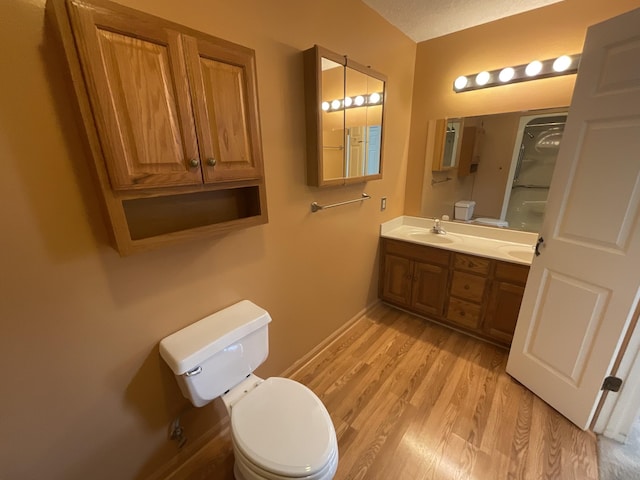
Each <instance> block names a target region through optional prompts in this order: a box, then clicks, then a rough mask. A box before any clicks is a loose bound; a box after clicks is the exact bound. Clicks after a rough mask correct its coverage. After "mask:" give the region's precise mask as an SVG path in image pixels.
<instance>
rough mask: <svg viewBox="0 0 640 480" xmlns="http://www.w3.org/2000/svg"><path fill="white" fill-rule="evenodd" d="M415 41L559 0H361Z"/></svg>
mask: <svg viewBox="0 0 640 480" xmlns="http://www.w3.org/2000/svg"><path fill="white" fill-rule="evenodd" d="M363 1H364V3H366V4H367V5H369V6H370V7H371V8H373V9H374V10H375V11H376V12H378V13H379V14H380V15H382V16H383V17H384V18H385V19H386V20H387V21H388V22H389V23H391V24H392V25H394V26H395V27H397V28H398V29H400V30H401V31H403V32H404V33H405V34H406V35H407V36H408V37H409V38H411V39H412V40H413V41H415V42H422V41H424V40H429V39H430V38H436V37H441V36H442V35H447V34H448V33H453V32H457V31H458V30H464V29H465V28H469V27H474V26H476V25H482V24H483V23H488V22H492V21H494V20H497V19H499V18H504V17H509V16H511V15H516V14H518V13H522V12H526V11H528V10H533V9H536V8H539V7H544V6H545V5H550V4H552V3H557V2H560V1H562V0H363Z"/></svg>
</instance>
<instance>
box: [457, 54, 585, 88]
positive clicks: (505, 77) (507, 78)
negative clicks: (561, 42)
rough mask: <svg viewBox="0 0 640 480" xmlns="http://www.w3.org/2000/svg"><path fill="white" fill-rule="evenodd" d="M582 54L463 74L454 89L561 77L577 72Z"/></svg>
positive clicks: (487, 86) (486, 86)
mask: <svg viewBox="0 0 640 480" xmlns="http://www.w3.org/2000/svg"><path fill="white" fill-rule="evenodd" d="M581 56H582V54H580V53H576V54H575V55H562V56H560V57H558V58H550V59H548V60H542V61H540V60H534V61H532V62H530V63H525V64H522V65H516V66H514V67H504V68H500V69H497V70H489V71H483V72H478V73H474V74H471V75H461V76H459V77H458V78H456V80H455V81H454V82H453V91H454V92H456V93H460V92H468V91H471V90H479V89H481V88H489V87H498V86H500V85H507V84H510V83H518V82H528V81H529V80H538V79H540V78H549V77H559V76H561V75H572V74H574V73H577V71H578V65H579V64H580V57H581Z"/></svg>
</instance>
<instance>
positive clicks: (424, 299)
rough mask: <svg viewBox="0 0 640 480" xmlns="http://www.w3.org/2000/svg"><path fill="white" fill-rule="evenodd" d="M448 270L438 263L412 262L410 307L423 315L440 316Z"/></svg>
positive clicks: (442, 310) (445, 294)
mask: <svg viewBox="0 0 640 480" xmlns="http://www.w3.org/2000/svg"><path fill="white" fill-rule="evenodd" d="M448 280H449V270H448V269H447V268H446V267H442V266H440V265H434V264H430V263H423V262H414V266H413V292H412V296H411V297H412V301H411V307H412V308H413V310H415V311H416V312H418V313H421V314H424V315H436V316H439V317H440V316H442V315H443V314H444V304H445V300H446V298H447V282H448Z"/></svg>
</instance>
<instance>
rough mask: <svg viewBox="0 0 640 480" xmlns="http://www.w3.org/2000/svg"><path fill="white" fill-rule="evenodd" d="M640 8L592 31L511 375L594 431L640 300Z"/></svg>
mask: <svg viewBox="0 0 640 480" xmlns="http://www.w3.org/2000/svg"><path fill="white" fill-rule="evenodd" d="M639 204H640V9H638V10H634V11H632V12H629V13H627V14H624V15H621V16H619V17H616V18H614V19H611V20H608V21H606V22H604V23H601V24H598V25H595V26H593V27H591V28H589V30H588V32H587V39H586V43H585V46H584V51H583V55H582V63H581V65H580V70H579V73H578V78H577V80H576V86H575V90H574V94H573V100H572V104H571V107H570V109H569V118H568V121H567V125H566V128H565V132H564V137H563V141H562V146H561V147H560V152H559V155H558V160H557V164H556V170H555V173H554V177H553V180H552V182H551V189H550V191H549V197H548V203H547V213H546V218H545V220H544V223H543V226H542V232H541V237H543V238H544V243H543V244H542V246H541V248H540V251H541V255H540V256H539V257H537V258H536V259H535V260H534V261H533V265H532V267H531V272H530V274H529V280H528V282H527V287H526V289H525V294H524V299H523V302H522V307H521V310H520V316H519V318H518V324H517V327H516V331H515V335H514V339H513V344H512V346H511V352H510V354H509V361H508V363H507V372H508V373H509V374H511V375H512V376H513V377H515V378H516V379H517V380H519V381H520V382H521V383H523V384H524V385H525V386H527V387H528V388H529V389H530V390H532V391H533V392H534V393H536V394H537V395H538V396H539V397H540V398H542V399H543V400H545V401H546V402H547V403H549V404H550V405H551V406H552V407H554V408H555V409H556V410H558V411H559V412H560V413H562V414H563V415H564V416H566V417H567V418H568V419H569V420H571V421H572V422H573V423H575V424H576V425H578V426H579V427H581V428H583V429H586V428H587V426H588V425H589V423H590V421H591V418H592V416H593V412H594V409H595V407H596V404H597V402H598V399H599V396H600V388H601V385H602V381H603V379H604V378H605V377H606V376H607V375H608V373H609V370H610V366H611V364H612V362H613V359H614V356H615V354H616V353H617V351H618V349H619V346H620V341H621V339H622V337H623V335H624V333H625V331H626V328H627V326H628V324H629V321H630V319H631V316H632V314H633V311H634V308H635V305H636V303H637V302H638V299H639V295H640V219H639V216H640V213H639V211H640V209H639Z"/></svg>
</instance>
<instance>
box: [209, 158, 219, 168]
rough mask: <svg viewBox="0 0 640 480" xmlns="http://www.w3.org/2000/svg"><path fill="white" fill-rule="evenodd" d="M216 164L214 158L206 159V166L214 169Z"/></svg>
mask: <svg viewBox="0 0 640 480" xmlns="http://www.w3.org/2000/svg"><path fill="white" fill-rule="evenodd" d="M216 163H218V162H217V161H216V159H215V158H207V165H209V166H210V167H215V166H216Z"/></svg>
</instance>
